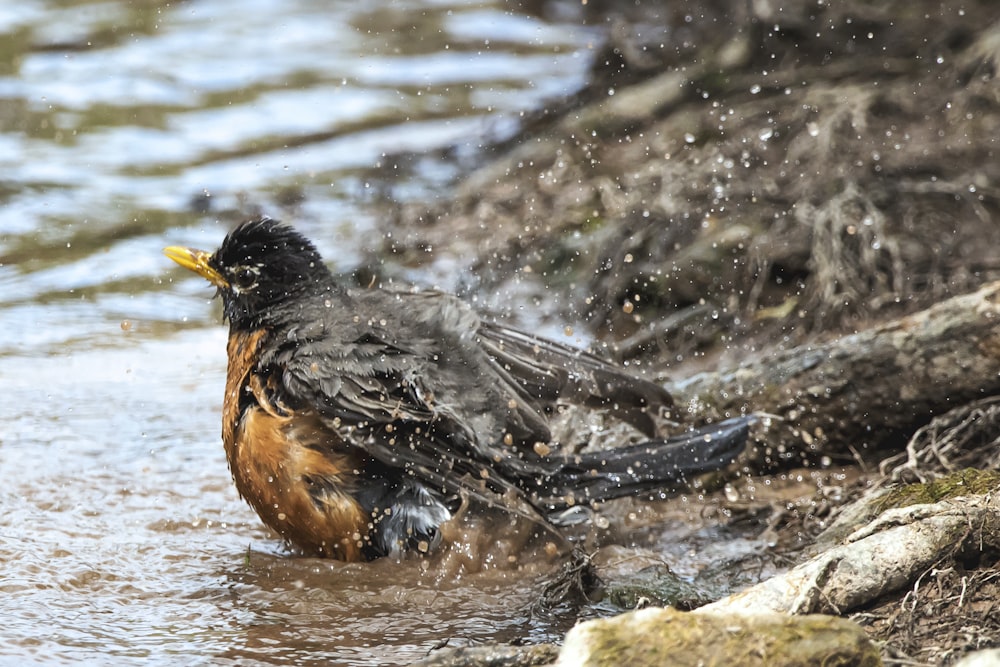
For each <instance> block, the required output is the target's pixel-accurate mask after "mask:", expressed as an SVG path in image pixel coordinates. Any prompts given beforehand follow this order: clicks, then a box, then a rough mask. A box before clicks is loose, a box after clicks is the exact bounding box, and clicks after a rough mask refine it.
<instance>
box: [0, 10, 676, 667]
mask: <svg viewBox="0 0 1000 667" xmlns="http://www.w3.org/2000/svg"><path fill="white" fill-rule="evenodd" d="M511 7H512V5H508V4H506V3H502V2H493V1H492V0H484V1H483V2H475V3H474V2H469V3H463V2H461V1H460V0H409V1H400V2H396V1H393V2H388V1H385V2H381V3H377V4H371V3H359V2H343V1H339V0H322V1H318V0H317V1H310V0H295V1H290V2H277V1H276V0H274V1H270V2H269V1H266V0H240V1H239V2H236V1H226V0H220V1H217V2H171V3H165V2H113V1H107V2H81V1H73V0H64V1H63V2H58V3H55V2H42V1H40V0H37V1H33V0H19V1H18V2H16V3H13V2H9V3H3V4H2V5H0V206H2V210H0V387H2V389H3V400H0V480H3V483H2V484H0V506H2V512H0V564H2V568H3V569H2V574H0V592H2V595H0V619H2V623H0V638H2V641H0V659H2V660H3V661H5V662H6V661H9V662H11V663H16V664H20V663H23V662H31V663H36V664H69V663H72V664H77V663H81V662H83V663H111V664H129V663H132V662H139V661H141V662H143V663H144V664H178V663H180V664H213V665H214V664H241V665H242V664H278V663H280V664H358V665H368V664H379V663H384V664H405V663H407V662H409V661H411V660H413V659H415V658H417V657H421V656H423V655H425V654H426V653H427V651H428V650H429V649H430V648H431V647H432V646H434V645H436V644H438V643H440V642H441V641H443V640H445V639H450V643H451V645H463V644H469V643H471V642H477V641H487V640H495V641H507V640H512V639H514V638H528V639H530V640H535V641H541V640H546V639H553V638H556V637H558V636H559V634H560V633H561V631H562V629H563V628H562V625H563V621H556V620H552V619H537V618H536V619H532V618H530V617H529V616H528V615H527V614H526V612H525V608H526V607H527V605H528V604H529V603H530V602H531V601H532V599H533V598H534V596H535V595H536V594H537V586H536V585H535V582H536V579H537V577H538V576H539V575H541V574H544V572H545V571H546V566H545V565H544V564H543V565H540V566H537V567H534V566H532V565H531V564H530V563H529V564H525V565H524V566H523V567H522V568H516V567H510V566H505V567H492V568H488V569H487V570H485V571H482V572H470V571H468V568H463V567H461V564H460V563H459V565H458V566H456V565H455V563H445V564H444V566H441V564H440V563H438V564H437V565H435V566H434V567H426V564H421V563H411V562H407V563H402V564H398V563H388V562H385V563H376V564H370V565H344V564H339V563H333V562H325V561H318V560H313V559H305V558H298V557H293V556H291V555H290V554H288V553H287V552H286V551H285V550H284V549H283V547H282V545H281V544H280V543H279V542H278V541H276V540H275V539H274V536H273V535H271V534H269V533H267V532H266V531H265V530H264V529H263V528H262V527H261V525H260V523H259V521H258V520H257V518H256V517H255V516H254V515H253V513H252V512H251V511H250V510H249V509H248V508H247V507H246V506H245V505H244V504H243V503H242V502H241V501H240V500H239V499H238V498H237V496H236V493H235V491H234V489H233V487H232V483H231V481H230V479H229V474H228V471H227V469H226V463H225V460H224V457H223V453H222V448H221V444H220V441H219V436H218V433H219V411H220V401H221V394H222V385H223V374H224V370H225V369H224V365H225V359H224V335H225V334H224V330H223V329H222V327H221V326H220V324H219V312H218V309H217V305H216V304H213V303H212V302H211V301H210V299H209V297H210V294H211V292H210V290H209V289H207V287H206V286H205V285H204V284H203V283H202V282H201V281H200V280H199V279H197V278H194V277H189V276H187V275H184V272H183V271H181V270H179V269H176V268H175V267H172V266H171V264H170V263H169V262H168V261H167V260H166V259H165V258H164V257H162V255H161V254H160V252H161V249H162V247H163V246H164V245H167V244H174V243H181V244H188V245H196V246H202V247H209V248H210V247H213V246H214V245H215V244H216V243H217V242H218V240H219V239H220V238H221V236H222V235H223V234H224V233H225V231H226V229H227V228H228V227H229V225H230V224H231V223H232V221H234V220H235V219H236V218H238V217H240V215H242V214H245V213H249V212H253V211H257V210H262V211H266V212H268V213H270V214H272V215H273V216H275V217H284V218H288V219H294V220H295V221H296V222H297V223H298V224H299V225H300V227H301V228H302V229H303V230H304V231H306V232H307V233H308V234H309V235H311V236H312V237H314V238H315V239H316V241H317V243H318V245H319V246H320V248H321V250H322V251H323V252H324V254H325V255H326V256H327V258H328V259H329V260H331V261H333V262H334V263H335V264H337V265H338V267H340V268H342V269H350V268H352V267H353V266H354V265H356V264H357V262H358V261H359V256H360V254H361V251H362V250H363V249H364V247H365V244H366V243H370V242H371V240H370V238H368V237H369V236H370V234H371V231H372V225H371V217H370V216H371V213H369V211H370V207H369V206H368V201H369V194H368V192H369V187H368V186H369V182H368V180H367V176H366V174H368V173H370V170H371V169H373V168H376V167H382V168H383V169H384V168H386V167H387V166H388V167H390V168H391V167H393V165H387V164H386V159H387V158H386V157H385V155H386V154H387V153H389V152H393V151H398V150H412V151H416V152H417V153H421V154H428V155H430V154H434V152H435V150H436V149H441V148H444V147H447V146H452V145H454V144H457V145H458V147H459V148H460V149H464V150H466V151H474V150H475V149H476V147H477V145H478V144H479V143H480V142H481V141H482V140H483V138H484V137H487V136H491V135H492V136H497V135H503V134H504V133H507V132H510V131H511V129H512V128H513V127H514V121H515V120H516V118H517V115H518V113H519V112H520V111H521V110H524V109H530V108H533V107H536V106H538V105H539V104H541V103H542V100H544V99H546V98H547V97H550V96H561V95H565V94H568V93H570V92H572V91H573V90H574V89H575V88H576V87H578V86H579V85H580V84H581V83H582V80H583V76H584V71H585V68H586V66H587V64H588V62H589V57H590V53H591V51H590V48H591V46H592V44H593V43H595V42H597V41H599V36H600V30H598V29H594V28H586V27H583V26H582V25H581V24H580V21H579V18H578V17H576V16H574V15H573V10H572V9H571V8H567V7H563V8H562V9H560V10H559V11H554V12H550V14H551V15H549V16H546V17H539V16H534V15H530V14H526V13H519V12H518V11H515V10H512V9H511ZM451 170H452V167H450V166H448V165H447V164H446V163H443V162H436V161H434V160H433V159H430V158H428V159H424V160H417V161H416V162H411V163H409V165H408V168H406V169H404V168H403V167H401V168H400V175H399V180H398V182H396V183H395V184H394V191H395V192H397V194H398V196H404V197H405V196H417V195H419V196H422V197H427V196H447V190H446V188H445V187H444V185H443V183H444V182H445V181H446V179H447V177H448V176H449V175H450V174H451ZM677 550H678V551H679V552H682V551H683V548H677Z"/></svg>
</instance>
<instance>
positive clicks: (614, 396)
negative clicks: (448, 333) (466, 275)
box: [479, 324, 673, 437]
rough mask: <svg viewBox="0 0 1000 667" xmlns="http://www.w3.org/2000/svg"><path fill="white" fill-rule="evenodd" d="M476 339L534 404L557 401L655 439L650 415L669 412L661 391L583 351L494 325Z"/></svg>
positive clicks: (485, 326)
mask: <svg viewBox="0 0 1000 667" xmlns="http://www.w3.org/2000/svg"><path fill="white" fill-rule="evenodd" d="M479 337H480V341H481V344H482V347H483V349H484V350H485V351H486V352H487V354H489V356H490V358H491V359H492V360H493V363H494V364H495V366H496V368H497V372H505V373H506V374H507V375H508V376H509V377H510V378H511V381H512V382H515V383H516V384H517V385H518V386H519V387H520V390H521V392H522V395H525V396H528V397H530V398H531V399H533V401H534V402H535V403H536V404H537V403H544V404H554V403H555V402H557V401H560V400H561V401H566V402H570V403H575V404H578V405H584V406H587V407H590V408H600V409H604V410H607V411H608V412H610V413H612V414H614V415H615V416H616V417H617V418H619V419H621V420H623V421H626V422H628V423H630V424H632V425H633V426H634V427H636V428H637V429H639V430H640V431H642V432H643V433H644V434H645V435H646V436H648V437H654V436H655V435H656V423H655V421H654V419H653V416H652V415H654V414H656V413H657V412H659V411H661V410H662V411H666V410H669V408H671V407H672V406H673V398H672V397H671V395H670V393H669V392H667V390H666V389H664V388H663V387H661V386H660V385H658V384H655V383H653V382H649V381H648V380H644V379H642V378H638V377H635V376H632V375H629V374H627V373H624V372H622V371H621V370H619V369H618V368H616V367H615V366H613V365H611V364H609V363H608V362H606V361H604V360H602V359H600V358H599V357H596V356H594V355H592V354H590V353H588V352H586V351H584V350H580V349H578V348H575V347H572V346H569V345H564V344H562V343H557V342H555V341H551V340H548V339H545V338H540V337H538V336H533V335H531V334H527V333H524V332H522V331H517V330H515V329H508V328H506V327H502V326H498V325H495V324H483V325H482V326H481V328H480V330H479Z"/></svg>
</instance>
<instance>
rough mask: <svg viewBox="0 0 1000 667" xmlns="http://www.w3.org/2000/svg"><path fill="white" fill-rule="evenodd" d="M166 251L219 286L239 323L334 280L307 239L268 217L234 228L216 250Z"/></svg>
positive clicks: (257, 319) (255, 320)
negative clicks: (209, 251)
mask: <svg viewBox="0 0 1000 667" xmlns="http://www.w3.org/2000/svg"><path fill="white" fill-rule="evenodd" d="M163 252H164V254H165V255H166V256H167V257H169V258H170V259H172V260H174V261H175V262H177V263H178V264H180V265H181V266H183V267H184V268H186V269H190V270H191V271H194V272H195V273H197V274H198V275H200V276H201V277H202V278H205V279H206V280H208V281H209V282H210V283H212V284H213V285H215V286H216V287H218V288H219V295H220V296H221V297H222V303H223V311H224V313H225V316H226V319H228V320H229V322H230V323H231V324H232V325H233V326H235V327H253V326H256V325H258V324H260V323H261V321H262V319H264V318H266V317H267V315H268V314H269V313H271V311H274V310H275V309H278V308H279V307H280V306H283V305H286V304H288V303H290V302H293V301H294V300H295V299H296V297H298V296H300V295H303V294H307V293H312V292H315V291H317V290H327V289H329V288H330V285H331V280H332V279H331V275H330V271H329V270H328V269H327V268H326V265H325V264H324V263H323V258H322V257H320V255H319V252H318V251H317V250H316V246H314V245H313V244H312V242H311V241H309V239H307V238H306V237H304V236H302V235H301V234H299V233H298V232H297V231H295V230H294V229H292V228H291V227H289V226H288V225H283V224H281V223H280V222H278V221H276V220H271V219H270V218H266V217H264V218H258V219H256V220H250V221H249V222H244V223H242V224H241V225H239V226H238V227H236V229H234V230H233V231H231V232H229V234H227V235H226V238H224V239H223V240H222V245H220V246H219V249H218V250H216V251H215V252H214V253H211V254H209V253H208V252H205V251H204V250H194V249H191V248H184V247H181V246H170V247H169V248H165V249H164V250H163Z"/></svg>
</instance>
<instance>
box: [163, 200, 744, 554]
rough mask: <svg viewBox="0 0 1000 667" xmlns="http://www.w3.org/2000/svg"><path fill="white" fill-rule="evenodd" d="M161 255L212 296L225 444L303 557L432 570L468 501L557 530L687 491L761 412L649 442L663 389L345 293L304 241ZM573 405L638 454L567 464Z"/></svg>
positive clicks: (444, 318) (434, 306)
mask: <svg viewBox="0 0 1000 667" xmlns="http://www.w3.org/2000/svg"><path fill="white" fill-rule="evenodd" d="M164 254H165V255H166V256H167V257H169V258H170V259H172V260H173V261H175V262H176V263H178V264H179V265H180V266H182V267H184V268H186V269H189V270H191V271H193V272H195V273H196V274H198V275H200V276H201V277H203V278H205V279H206V280H208V282H209V283H211V284H212V285H214V286H215V287H216V288H217V296H219V297H221V300H222V311H223V319H224V321H226V322H228V325H229V335H228V342H227V357H228V369H227V373H226V383H225V394H224V400H223V408H222V440H223V445H224V447H225V452H226V458H227V461H228V464H229V468H230V472H231V473H232V476H233V479H234V482H235V485H236V488H237V490H238V492H239V494H240V496H241V497H242V498H243V499H244V500H246V501H247V502H248V503H249V504H250V505H251V506H252V508H253V509H254V510H255V511H256V512H257V514H258V515H259V516H260V518H261V520H262V521H263V522H264V523H265V524H266V525H267V526H269V527H270V528H271V529H273V530H274V531H275V532H276V533H278V534H279V535H280V536H281V537H282V538H283V539H284V540H285V542H286V543H288V544H289V545H290V546H292V547H297V548H298V549H299V550H300V551H301V553H303V554H305V555H311V556H318V557H328V558H334V559H339V560H342V561H371V560H374V559H377V558H381V557H386V556H394V557H402V556H405V555H407V554H408V553H411V552H417V553H425V554H426V553H428V552H430V551H433V550H434V549H437V548H438V546H439V544H440V542H441V533H442V530H441V526H442V524H443V523H445V522H446V521H448V520H449V519H451V518H452V517H453V516H455V514H456V512H458V511H459V509H460V508H462V507H463V506H466V505H468V503H471V502H480V503H482V504H483V505H484V506H486V507H493V508H499V509H500V510H502V511H506V512H509V513H512V514H516V515H520V516H526V517H528V518H530V519H531V520H532V521H535V522H537V523H539V524H541V525H542V526H544V527H545V528H546V529H547V530H552V531H555V532H557V533H558V532H559V530H560V529H561V528H562V527H564V526H565V525H567V524H571V523H574V522H579V521H581V520H586V516H584V518H583V519H581V518H580V510H581V509H583V510H584V512H583V514H584V515H586V514H588V513H589V512H590V511H591V509H592V508H593V507H595V506H596V505H597V504H598V503H600V502H603V501H607V500H611V499H614V498H619V497H624V496H637V495H642V494H647V495H651V494H653V493H656V492H658V491H664V490H665V491H672V490H678V489H681V488H684V484H685V482H686V480H687V478H688V477H689V476H691V475H697V474H701V473H705V472H708V471H714V470H717V469H720V468H722V467H724V466H726V465H728V464H729V463H731V462H732V461H733V460H734V459H735V458H736V457H737V456H738V454H739V453H740V452H741V451H742V449H743V448H744V446H745V443H746V440H747V438H748V429H749V426H750V424H751V422H752V421H753V418H752V416H739V417H735V418H732V419H729V420H725V421H721V422H718V423H715V424H712V425H709V426H703V427H701V428H699V429H694V430H689V431H686V432H684V433H681V434H680V435H675V436H673V437H669V438H666V439H663V438H658V437H656V419H657V417H659V416H662V415H665V414H669V411H670V409H671V407H672V405H673V398H672V396H671V394H670V393H669V392H668V391H667V390H666V389H665V388H664V387H662V386H661V385H659V384H657V383H654V382H652V381H649V380H647V379H644V378H640V377H636V376H634V375H632V374H629V373H626V372H625V371H624V370H623V369H621V368H619V367H618V366H616V365H614V364H612V363H610V362H608V361H605V360H604V359H602V358H600V357H598V356H596V355H595V354H593V353H591V352H588V351H584V350H582V349H578V348H576V347H574V346H572V345H568V344H565V343H561V342H557V341H553V340H549V339H546V338H543V337H541V336H538V335H535V334H533V333H528V332H524V331H520V330H517V329H514V328H510V327H507V326H504V325H502V324H499V323H496V322H494V321H489V320H488V319H486V318H484V317H482V316H480V315H479V314H477V312H476V311H475V310H474V309H473V308H472V307H471V306H470V305H468V304H467V303H466V302H465V301H463V300H461V299H460V298H458V297H456V296H453V295H450V294H447V293H444V292H441V291H436V290H423V291H420V290H402V289H388V288H382V287H368V288H363V287H351V286H347V285H345V284H343V281H341V280H338V279H336V278H335V277H334V275H333V273H332V272H331V271H330V269H329V268H328V267H327V265H326V264H325V262H324V261H323V258H322V257H321V256H320V253H319V252H318V251H317V249H316V246H315V245H314V244H313V243H312V242H311V241H310V240H309V239H307V238H306V237H305V236H304V235H302V234H301V233H300V232H298V231H297V230H296V229H295V228H294V227H293V226H291V225H289V224H285V223H282V222H279V221H276V220H273V219H271V218H268V217H258V218H254V219H251V220H247V221H245V222H243V223H240V224H239V225H238V226H236V227H235V228H234V229H232V231H230V232H229V233H228V234H227V235H226V236H225V238H224V239H223V240H222V243H221V245H220V246H219V248H218V249H217V250H215V251H214V252H208V251H204V250H197V249H192V248H187V247H183V246H170V247H167V248H165V249H164ZM564 404H575V405H578V406H582V407H583V408H584V409H587V410H603V411H605V412H607V413H608V414H609V415H610V416H611V417H613V418H615V419H617V420H620V421H623V422H626V423H628V424H631V425H632V426H634V427H635V428H636V429H637V430H638V431H639V432H641V433H642V434H643V435H644V436H645V437H648V438H649V440H647V441H644V442H640V443H638V444H632V445H627V446H621V447H617V448H609V449H605V450H602V451H592V452H587V453H577V452H575V451H574V447H573V446H572V443H570V444H566V443H561V442H559V441H557V440H556V439H555V438H554V437H553V432H552V425H551V421H552V418H553V415H554V414H555V413H556V412H557V411H558V410H559V406H560V405H564Z"/></svg>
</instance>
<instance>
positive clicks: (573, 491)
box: [540, 415, 755, 512]
mask: <svg viewBox="0 0 1000 667" xmlns="http://www.w3.org/2000/svg"><path fill="white" fill-rule="evenodd" d="M754 421H755V417H753V416H752V415H751V416H748V417H736V418H734V419H727V420H726V421H723V422H719V423H717V424H711V425H709V426H703V427H701V428H698V429H695V430H693V431H689V432H687V433H683V434H681V435H678V436H674V437H672V438H668V439H666V440H650V441H648V442H643V443H640V444H637V445H631V446H629V447H619V448H616V449H610V450H604V451H598V452H591V453H587V454H582V455H579V456H575V457H567V460H566V463H565V465H563V466H562V467H560V468H559V469H558V470H557V471H556V472H554V473H552V474H551V475H550V476H549V478H548V479H547V480H546V481H547V484H546V485H545V486H546V495H547V496H548V497H547V498H545V499H544V500H542V502H541V504H544V505H547V506H548V508H549V509H550V511H552V512H559V511H561V510H565V509H566V508H568V507H571V506H573V505H578V504H587V503H591V502H601V501H604V500H612V499H614V498H621V497H623V496H632V495H639V494H642V493H644V492H649V491H665V492H668V493H669V492H676V491H680V490H682V489H683V488H684V487H685V486H686V484H687V480H688V478H689V477H690V476H693V475H700V474H702V473H706V472H711V471H714V470H719V469H720V468H723V467H725V466H726V465H728V464H729V463H731V462H732V461H733V460H735V459H736V457H737V456H738V455H739V454H740V452H742V451H743V448H744V446H745V445H746V441H747V437H748V436H749V430H750V425H751V424H752V423H753V422H754ZM540 500H541V499H540Z"/></svg>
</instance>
